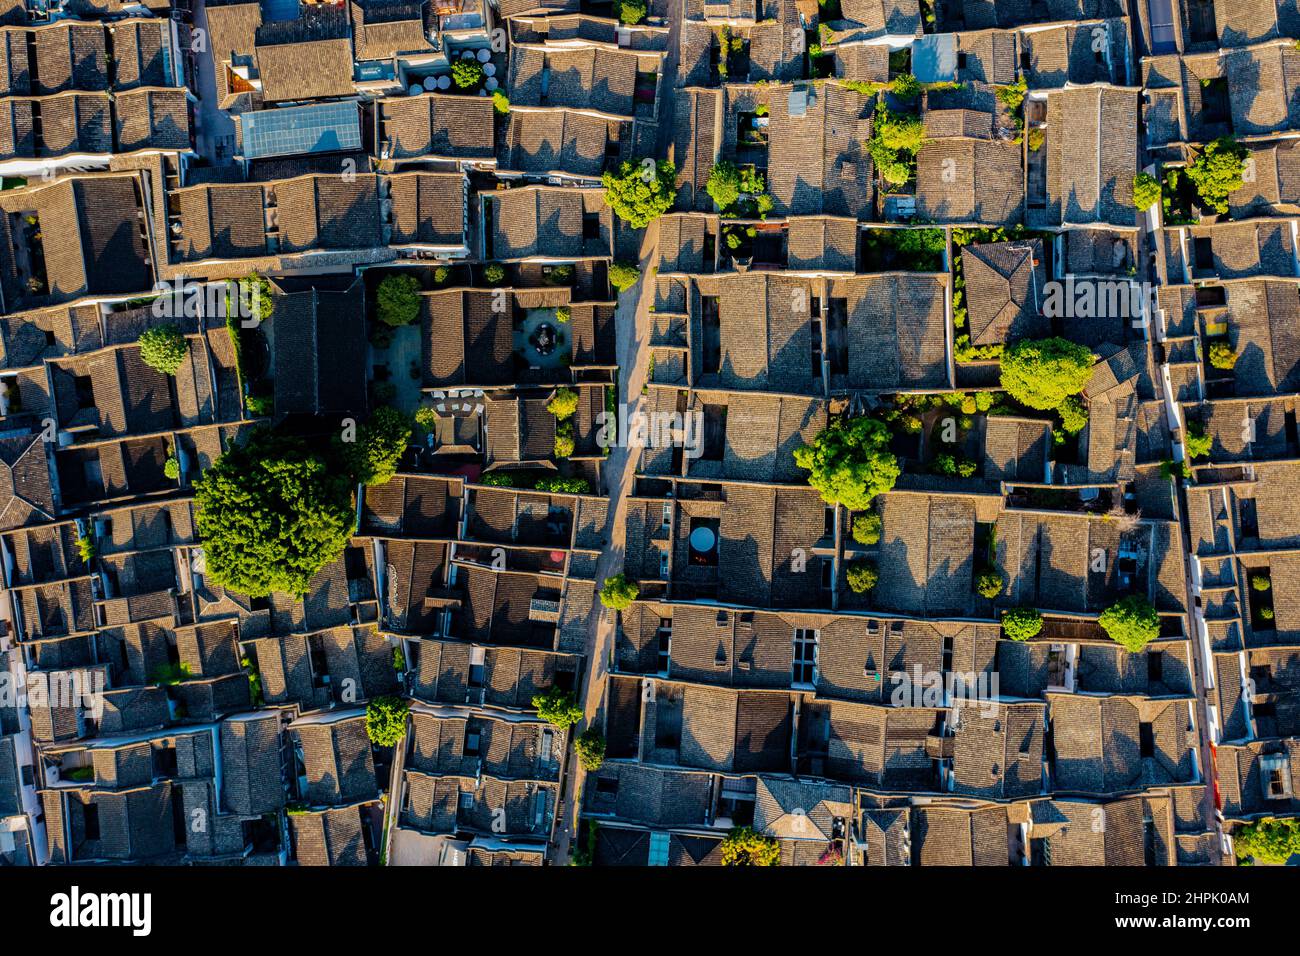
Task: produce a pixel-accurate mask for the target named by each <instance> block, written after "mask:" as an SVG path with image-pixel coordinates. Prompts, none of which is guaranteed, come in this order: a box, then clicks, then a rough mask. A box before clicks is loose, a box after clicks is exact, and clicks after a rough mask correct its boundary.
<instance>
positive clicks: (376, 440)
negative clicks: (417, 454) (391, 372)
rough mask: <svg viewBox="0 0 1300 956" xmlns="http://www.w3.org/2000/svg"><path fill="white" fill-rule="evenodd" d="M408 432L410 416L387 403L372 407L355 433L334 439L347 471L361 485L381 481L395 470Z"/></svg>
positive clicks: (410, 428) (379, 482)
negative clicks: (367, 418)
mask: <svg viewBox="0 0 1300 956" xmlns="http://www.w3.org/2000/svg"><path fill="white" fill-rule="evenodd" d="M411 432H412V423H411V419H410V417H409V416H407V415H406V414H405V413H404V412H401V411H399V410H398V409H396V408H393V407H391V406H388V405H384V406H382V407H380V408H377V409H375V412H374V414H373V415H371V416H370V420H369V421H367V422H366V423H365V424H363V425H361V426H360V427H359V428H357V429H356V434H355V435H349V434H346V433H345V434H344V435H342V436H341V437H340V439H339V441H338V448H339V451H340V455H341V457H342V459H343V463H344V466H345V467H346V468H347V470H348V473H349V474H350V475H351V476H352V477H353V478H354V479H355V480H356V481H359V482H361V483H362V484H365V485H382V484H384V483H385V482H387V481H388V480H389V479H390V478H392V477H393V475H394V473H396V471H397V465H398V463H399V462H400V461H401V460H402V455H403V454H404V453H405V452H406V446H407V445H409V444H410V442H411ZM349 438H351V439H352V440H351V441H349V440H348V439H349Z"/></svg>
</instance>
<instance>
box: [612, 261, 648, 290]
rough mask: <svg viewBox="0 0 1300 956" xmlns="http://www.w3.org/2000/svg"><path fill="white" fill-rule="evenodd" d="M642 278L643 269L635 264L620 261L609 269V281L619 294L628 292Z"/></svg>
mask: <svg viewBox="0 0 1300 956" xmlns="http://www.w3.org/2000/svg"><path fill="white" fill-rule="evenodd" d="M640 278H641V267H640V266H638V265H637V264H636V263H635V262H625V261H623V260H618V261H616V262H614V263H612V264H611V265H610V267H609V281H610V283H611V284H612V285H613V286H614V288H615V289H617V290H618V291H619V292H626V291H627V290H628V289H630V288H632V286H634V285H636V283H637V280H638V279H640Z"/></svg>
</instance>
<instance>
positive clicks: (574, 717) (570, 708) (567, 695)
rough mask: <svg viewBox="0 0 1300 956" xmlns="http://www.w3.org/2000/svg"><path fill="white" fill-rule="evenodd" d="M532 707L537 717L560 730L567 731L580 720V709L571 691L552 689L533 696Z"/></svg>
mask: <svg viewBox="0 0 1300 956" xmlns="http://www.w3.org/2000/svg"><path fill="white" fill-rule="evenodd" d="M533 706H534V707H536V708H537V716H538V717H540V718H542V720H544V721H546V722H547V723H549V724H551V725H552V726H554V727H558V728H559V729H560V730H567V729H568V728H570V727H572V726H573V725H574V724H576V723H577V722H578V721H580V720H582V708H581V707H579V706H578V699H577V698H576V697H575V696H574V694H573V691H571V690H560V688H558V687H552V688H550V689H549V690H547V691H546V692H545V693H542V694H534V695H533Z"/></svg>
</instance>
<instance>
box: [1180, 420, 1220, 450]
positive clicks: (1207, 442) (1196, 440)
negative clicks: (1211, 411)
mask: <svg viewBox="0 0 1300 956" xmlns="http://www.w3.org/2000/svg"><path fill="white" fill-rule="evenodd" d="M1213 445H1214V439H1213V438H1211V437H1210V435H1209V434H1208V433H1207V432H1206V431H1205V426H1204V425H1202V424H1200V423H1199V422H1188V423H1187V433H1186V435H1185V436H1184V437H1183V447H1184V448H1186V449H1187V457H1188V458H1208V457H1209V456H1210V448H1211V447H1213Z"/></svg>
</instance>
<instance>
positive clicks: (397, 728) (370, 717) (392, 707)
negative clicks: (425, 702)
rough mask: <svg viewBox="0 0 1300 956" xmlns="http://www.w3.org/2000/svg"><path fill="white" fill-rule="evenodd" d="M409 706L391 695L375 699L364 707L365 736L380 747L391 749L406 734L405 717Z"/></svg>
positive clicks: (409, 709) (408, 711) (409, 710)
mask: <svg viewBox="0 0 1300 956" xmlns="http://www.w3.org/2000/svg"><path fill="white" fill-rule="evenodd" d="M410 712H411V705H410V704H408V703H407V702H406V701H404V700H403V699H402V698H400V697H395V696H393V695H391V694H388V695H385V696H383V697H376V698H375V699H374V700H372V701H371V702H370V703H369V704H367V705H366V736H367V737H369V738H370V742H371V743H374V744H378V745H379V746H380V747H392V746H393V745H395V744H396V743H397V742H398V741H399V740H401V739H402V735H403V734H405V733H406V715H407V714H409V713H410Z"/></svg>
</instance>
